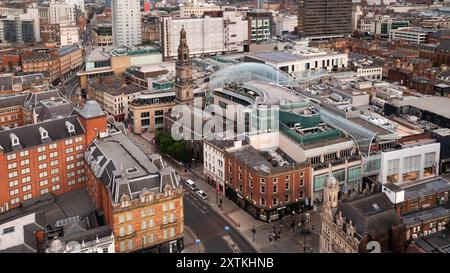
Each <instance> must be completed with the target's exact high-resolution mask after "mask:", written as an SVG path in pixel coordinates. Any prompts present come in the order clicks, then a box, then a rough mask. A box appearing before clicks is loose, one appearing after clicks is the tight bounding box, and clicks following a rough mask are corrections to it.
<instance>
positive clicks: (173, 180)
mask: <svg viewBox="0 0 450 273" xmlns="http://www.w3.org/2000/svg"><path fill="white" fill-rule="evenodd" d="M85 159H86V161H87V162H88V164H89V166H90V168H91V169H92V171H93V173H94V174H95V175H96V176H97V177H98V178H99V179H100V180H101V181H102V182H103V184H104V185H105V186H106V187H107V188H109V190H110V192H111V198H112V200H111V201H112V203H114V204H117V203H118V202H119V200H120V197H121V196H122V195H124V194H126V195H128V196H129V197H131V198H132V199H134V198H139V194H140V193H141V192H144V191H150V192H155V193H162V192H163V190H164V187H165V186H166V185H171V186H172V188H174V189H175V188H178V187H179V181H178V177H177V175H176V174H175V170H174V169H173V168H172V167H165V165H164V163H163V162H162V159H161V156H160V155H157V154H153V155H151V157H148V156H147V155H146V154H144V152H143V151H142V150H140V149H139V148H138V147H137V146H136V145H135V144H134V143H133V142H132V141H131V140H130V139H129V138H128V137H127V136H125V135H124V134H122V133H120V132H117V133H114V134H112V135H111V136H109V137H106V138H103V139H100V140H95V141H94V142H93V143H92V144H91V146H90V147H89V148H88V150H87V152H86V155H85ZM161 167H162V168H161Z"/></svg>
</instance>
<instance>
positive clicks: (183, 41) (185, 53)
mask: <svg viewBox="0 0 450 273" xmlns="http://www.w3.org/2000/svg"><path fill="white" fill-rule="evenodd" d="M177 62H178V63H179V64H185V65H190V64H191V60H190V58H189V47H188V44H187V38H186V30H185V29H184V25H183V26H182V27H181V31H180V44H179V45H178V61H177Z"/></svg>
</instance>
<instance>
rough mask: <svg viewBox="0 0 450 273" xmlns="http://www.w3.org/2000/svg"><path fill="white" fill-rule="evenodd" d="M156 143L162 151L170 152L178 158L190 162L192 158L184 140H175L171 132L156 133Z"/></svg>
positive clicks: (170, 154)
mask: <svg viewBox="0 0 450 273" xmlns="http://www.w3.org/2000/svg"><path fill="white" fill-rule="evenodd" d="M156 145H157V147H158V149H159V151H160V152H161V153H165V154H168V155H169V156H171V157H173V158H175V159H176V160H179V161H183V162H189V159H190V158H191V156H190V154H189V153H188V151H187V149H186V142H185V141H184V140H174V139H173V138H172V136H171V135H170V133H169V132H166V131H159V132H158V133H157V134H156Z"/></svg>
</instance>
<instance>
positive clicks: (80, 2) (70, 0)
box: [64, 0, 85, 12]
mask: <svg viewBox="0 0 450 273" xmlns="http://www.w3.org/2000/svg"><path fill="white" fill-rule="evenodd" d="M64 3H66V4H69V5H73V6H76V8H77V9H79V10H81V11H82V12H84V11H85V9H84V0H64Z"/></svg>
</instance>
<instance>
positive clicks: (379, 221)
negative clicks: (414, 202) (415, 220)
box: [338, 193, 401, 237]
mask: <svg viewBox="0 0 450 273" xmlns="http://www.w3.org/2000/svg"><path fill="white" fill-rule="evenodd" d="M338 210H340V211H341V212H342V216H343V217H345V218H346V222H348V221H349V220H352V223H353V226H354V227H355V229H356V231H357V232H358V233H359V234H360V235H361V236H362V237H363V236H364V235H366V234H369V233H370V232H372V231H375V232H376V233H378V234H383V233H386V232H389V230H390V229H391V227H392V226H397V225H399V224H401V219H400V216H399V215H398V214H397V213H396V211H395V208H394V204H392V203H391V201H390V200H389V198H388V197H387V196H386V195H385V194H384V193H376V194H373V195H370V196H367V197H363V198H361V199H357V200H352V201H349V202H346V203H343V204H342V205H341V206H340V207H339V209H338Z"/></svg>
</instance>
